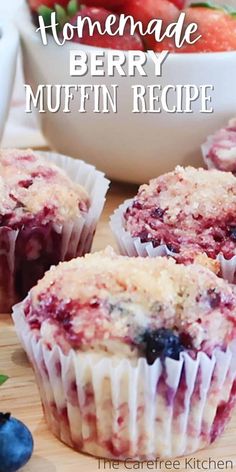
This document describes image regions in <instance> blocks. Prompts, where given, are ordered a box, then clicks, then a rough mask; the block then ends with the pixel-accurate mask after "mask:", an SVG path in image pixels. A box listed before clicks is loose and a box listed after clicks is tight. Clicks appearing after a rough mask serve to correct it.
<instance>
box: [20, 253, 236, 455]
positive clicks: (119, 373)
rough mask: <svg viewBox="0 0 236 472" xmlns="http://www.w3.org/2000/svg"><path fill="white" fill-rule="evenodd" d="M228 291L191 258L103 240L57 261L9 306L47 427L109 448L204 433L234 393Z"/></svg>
mask: <svg viewBox="0 0 236 472" xmlns="http://www.w3.org/2000/svg"><path fill="white" fill-rule="evenodd" d="M235 315H236V292H235V287H234V286H233V285H230V284H228V283H227V282H226V281H225V280H223V279H220V278H218V277H217V276H216V275H215V274H214V273H213V272H212V271H210V270H209V269H207V268H205V267H203V266H201V265H198V264H192V265H188V266H185V265H182V264H176V262H175V261H174V259H168V258H164V257H157V258H141V257H140V258H139V257H138V258H130V257H122V256H117V255H115V254H114V253H113V251H111V250H109V249H108V250H106V251H105V252H103V253H95V254H90V255H87V256H85V257H84V258H77V259H74V260H72V261H70V262H64V263H61V264H59V266H57V267H56V268H55V267H53V268H51V269H50V271H49V272H47V273H46V274H45V276H44V278H43V279H42V280H40V281H39V282H38V284H37V286H36V287H34V288H32V290H31V291H30V293H29V295H28V297H27V298H26V299H25V300H24V301H23V302H21V303H20V304H18V305H16V306H15V307H14V313H13V319H14V323H15V326H16V330H17V333H18V336H19V338H20V340H21V342H22V344H23V346H24V348H25V350H26V352H27V354H28V357H29V359H30V361H31V363H32V365H33V367H34V370H35V373H36V379H37V382H38V385H39V389H40V394H41V399H42V404H43V409H44V413H45V417H46V420H47V423H48V425H49V427H50V429H51V430H52V432H53V433H54V434H55V435H56V436H57V437H58V438H59V439H60V440H62V441H63V442H65V443H66V444H68V445H69V446H71V447H73V448H74V449H76V450H78V451H83V452H86V453H89V454H92V455H95V456H100V457H106V458H116V459H125V458H128V457H129V458H140V459H151V458H156V457H174V456H178V455H181V454H187V453H192V452H194V451H196V450H197V449H200V448H203V447H205V446H207V445H208V444H210V443H211V442H213V441H214V440H215V439H216V438H217V437H218V436H219V435H220V434H221V433H222V431H223V429H224V427H225V425H226V423H227V421H228V420H229V418H230V414H231V411H232V408H233V406H234V404H235V399H236V382H235V378H236V347H235V338H236V316H235Z"/></svg>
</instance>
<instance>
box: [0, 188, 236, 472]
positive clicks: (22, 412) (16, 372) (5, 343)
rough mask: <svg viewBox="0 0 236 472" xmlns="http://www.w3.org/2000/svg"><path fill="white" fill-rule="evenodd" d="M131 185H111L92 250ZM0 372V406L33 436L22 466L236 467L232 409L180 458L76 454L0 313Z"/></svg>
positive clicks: (43, 470)
mask: <svg viewBox="0 0 236 472" xmlns="http://www.w3.org/2000/svg"><path fill="white" fill-rule="evenodd" d="M135 191H136V189H135V187H134V186H131V185H124V184H113V185H112V188H111V190H110V192H109V195H108V199H107V204H106V207H105V210H104V213H103V216H102V219H101V221H100V223H99V226H98V231H97V234H96V238H95V242H94V247H93V249H94V250H98V249H103V248H104V247H105V246H106V245H107V244H111V245H113V246H114V247H115V244H114V240H113V237H112V234H111V232H110V229H109V225H108V221H109V215H110V214H111V213H112V211H113V210H114V209H115V208H116V207H117V206H118V205H119V203H121V202H122V201H123V200H125V199H126V198H129V197H130V196H132V195H134V194H135ZM0 373H2V374H7V375H9V377H10V379H9V380H8V382H7V383H6V384H5V385H3V386H2V387H1V389H0V410H2V411H4V412H6V411H11V412H12V414H13V416H15V417H17V418H18V419H20V420H22V421H23V422H24V423H26V424H27V426H28V427H29V428H30V429H31V431H32V433H33V436H34V440H35V450H34V455H33V457H32V459H31V461H30V462H29V464H28V465H27V466H26V467H24V469H22V472H96V471H101V472H102V471H113V470H114V471H115V470H118V471H119V470H122V471H125V470H127V471H128V470H133V471H136V470H154V471H167V470H170V471H174V470H179V471H180V472H183V471H191V470H194V471H198V470H200V471H201V470H202V471H204V470H213V471H214V470H215V471H220V470H224V471H225V470H234V471H236V412H235V414H234V417H233V419H232V421H231V423H230V424H229V426H228V427H227V430H226V431H225V433H224V435H223V437H222V438H221V439H220V440H218V441H217V442H216V443H215V444H214V445H212V446H211V447H210V448H209V449H206V450H204V451H200V452H198V453H197V454H194V456H191V457H188V458H187V459H186V458H181V459H179V462H174V461H171V462H166V463H165V464H164V463H152V462H150V463H148V464H147V463H143V464H137V463H130V462H128V463H126V464H123V463H117V462H114V463H112V462H110V461H106V462H105V461H100V462H99V460H98V459H94V458H91V457H88V456H85V455H82V454H78V453H76V452H74V451H72V450H71V449H70V448H68V447H67V446H65V445H63V444H61V443H60V442H59V441H58V440H57V439H55V438H54V437H53V435H52V434H51V433H50V432H49V431H48V429H47V426H46V424H45V421H44V418H43V413H42V409H41V404H40V398H39V395H38V390H37V387H36V384H35V380H34V375H33V372H32V369H31V367H30V365H29V363H28V361H27V358H26V356H25V354H24V351H23V350H22V348H21V346H20V344H19V342H18V340H17V338H16V335H15V332H14V328H13V325H12V322H11V318H10V316H9V315H0ZM210 461H211V462H210ZM5 472H7V471H5Z"/></svg>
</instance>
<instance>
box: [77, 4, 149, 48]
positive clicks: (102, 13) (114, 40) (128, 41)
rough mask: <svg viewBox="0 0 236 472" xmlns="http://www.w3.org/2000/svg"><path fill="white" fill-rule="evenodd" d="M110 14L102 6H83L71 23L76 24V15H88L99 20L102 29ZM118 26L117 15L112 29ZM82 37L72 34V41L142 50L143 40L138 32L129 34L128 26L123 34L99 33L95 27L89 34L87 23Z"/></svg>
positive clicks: (102, 46) (97, 45)
mask: <svg viewBox="0 0 236 472" xmlns="http://www.w3.org/2000/svg"><path fill="white" fill-rule="evenodd" d="M109 15H111V12H110V11H108V10H105V9H104V8H94V7H87V8H86V7H85V8H83V9H82V10H81V11H80V12H79V13H78V14H77V15H76V16H75V17H74V18H73V19H72V20H71V24H73V25H76V22H77V17H78V16H81V17H82V18H84V17H89V18H91V20H92V21H93V22H94V21H99V22H100V24H101V26H102V29H103V28H104V26H105V21H106V19H107V17H108V16H109ZM118 26H119V17H118V16H117V23H115V24H114V25H113V27H112V29H113V30H114V31H115V30H117V28H118ZM83 33H84V34H83V38H78V35H76V33H75V35H74V38H73V41H74V42H77V43H81V44H87V45H89V46H96V47H100V48H109V49H120V50H127V51H128V50H141V51H143V50H144V46H143V42H142V39H141V37H140V36H139V35H138V34H135V35H131V34H130V31H129V27H128V25H127V28H126V30H125V34H124V36H118V35H116V36H109V35H108V34H105V35H103V36H102V35H100V34H99V33H98V32H97V29H96V28H95V31H94V34H93V35H92V36H90V35H89V29H88V26H87V23H86V25H85V28H84V29H83Z"/></svg>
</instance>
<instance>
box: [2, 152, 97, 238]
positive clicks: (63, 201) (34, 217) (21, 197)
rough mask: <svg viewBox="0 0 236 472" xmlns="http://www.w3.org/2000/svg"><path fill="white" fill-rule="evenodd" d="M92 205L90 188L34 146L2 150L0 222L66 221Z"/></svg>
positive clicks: (19, 225) (14, 223)
mask: <svg viewBox="0 0 236 472" xmlns="http://www.w3.org/2000/svg"><path fill="white" fill-rule="evenodd" d="M88 206H89V197H88V194H87V192H86V191H85V189H84V188H83V187H81V186H80V185H78V184H76V183H74V182H72V180H71V179H70V178H69V177H68V176H67V175H66V173H65V172H64V171H63V170H62V169H61V168H60V167H57V166H56V165H54V164H52V163H50V162H49V161H48V160H47V159H45V158H44V157H42V156H39V155H38V154H35V153H34V152H33V151H32V150H14V149H11V150H2V151H0V226H8V227H11V228H14V229H16V228H19V227H21V226H22V225H24V224H26V223H27V224H31V223H32V224H34V225H35V224H40V225H46V224H47V223H48V222H50V221H53V222H54V223H55V224H58V225H60V224H63V223H64V222H65V221H67V220H70V219H74V218H76V217H77V216H79V215H80V213H81V212H86V211H87V210H88Z"/></svg>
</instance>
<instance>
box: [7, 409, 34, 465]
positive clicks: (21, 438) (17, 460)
mask: <svg viewBox="0 0 236 472" xmlns="http://www.w3.org/2000/svg"><path fill="white" fill-rule="evenodd" d="M32 452H33V438H32V434H31V433H30V431H29V430H28V428H27V427H26V426H25V425H24V424H23V423H21V421H19V420H16V419H15V418H11V415H10V413H5V414H4V413H0V472H15V471H17V470H19V469H20V468H21V467H23V466H24V465H25V464H26V463H27V462H28V461H29V459H30V458H31V455H32Z"/></svg>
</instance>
